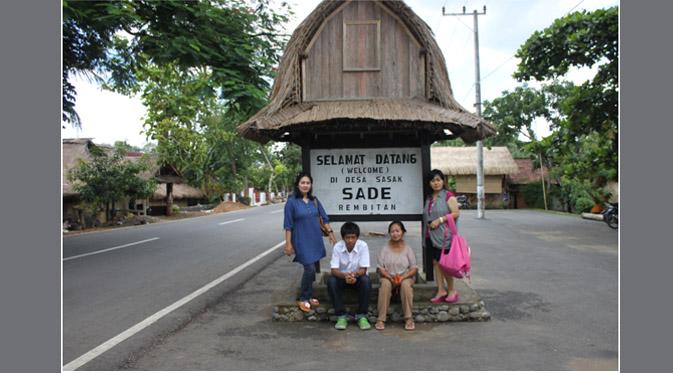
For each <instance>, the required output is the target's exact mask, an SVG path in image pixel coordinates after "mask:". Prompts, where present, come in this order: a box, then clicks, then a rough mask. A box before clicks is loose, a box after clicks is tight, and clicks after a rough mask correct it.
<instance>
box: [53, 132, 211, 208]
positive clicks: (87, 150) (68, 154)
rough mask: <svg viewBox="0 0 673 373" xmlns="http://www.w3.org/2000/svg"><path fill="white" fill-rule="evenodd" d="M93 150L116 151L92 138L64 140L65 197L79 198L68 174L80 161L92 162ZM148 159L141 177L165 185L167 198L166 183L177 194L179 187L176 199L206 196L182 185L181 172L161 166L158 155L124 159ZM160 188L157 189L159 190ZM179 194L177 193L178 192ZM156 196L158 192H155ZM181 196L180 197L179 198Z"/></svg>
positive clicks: (164, 190)
mask: <svg viewBox="0 0 673 373" xmlns="http://www.w3.org/2000/svg"><path fill="white" fill-rule="evenodd" d="M93 148H99V149H100V150H102V151H104V152H107V153H111V152H112V151H113V150H114V149H113V148H111V147H109V146H106V145H97V144H94V142H93V141H92V139H90V138H82V139H63V140H62V152H63V166H62V167H63V175H62V180H61V181H62V191H63V196H64V197H71V196H78V195H79V193H77V192H75V190H74V189H73V186H72V184H71V183H70V181H69V180H68V173H69V172H70V170H71V169H73V168H74V167H75V166H77V162H78V160H80V159H81V160H83V161H85V162H86V161H90V160H91V159H92V155H91V152H92V150H93ZM143 156H144V157H146V158H147V160H148V162H149V165H150V167H149V169H148V170H146V171H144V172H142V173H140V175H139V176H140V177H141V178H143V179H150V178H154V179H155V180H156V181H157V182H158V183H160V184H159V186H162V185H163V194H164V197H165V193H166V183H173V184H174V186H173V191H174V192H176V190H178V189H176V188H178V185H180V187H179V190H180V192H179V194H177V195H175V196H174V198H177V199H180V198H183V197H180V196H182V195H185V196H187V197H184V198H201V197H203V196H204V194H203V192H201V191H200V190H198V189H196V188H193V187H191V186H189V185H187V184H181V183H183V182H184V179H183V178H182V176H181V175H180V173H179V172H177V171H176V170H175V168H174V167H172V166H170V165H164V166H161V165H160V164H159V157H158V156H157V155H156V154H143V153H138V152H129V153H127V154H126V156H125V157H124V159H125V160H127V161H131V162H138V161H140V160H141V159H142V157H143ZM159 186H158V187H157V188H159ZM176 193H177V192H176ZM155 195H156V192H155ZM178 195H179V196H178Z"/></svg>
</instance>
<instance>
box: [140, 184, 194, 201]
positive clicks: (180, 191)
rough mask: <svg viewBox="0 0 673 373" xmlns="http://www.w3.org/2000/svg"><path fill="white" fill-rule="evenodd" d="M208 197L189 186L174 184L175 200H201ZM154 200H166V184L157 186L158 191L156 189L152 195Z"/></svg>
mask: <svg viewBox="0 0 673 373" xmlns="http://www.w3.org/2000/svg"><path fill="white" fill-rule="evenodd" d="M205 196H206V195H205V193H203V192H202V191H201V189H198V188H194V187H193V186H191V185H188V184H173V199H174V200H175V199H185V198H194V199H200V198H204V197H205ZM152 198H153V199H160V200H163V199H166V183H161V184H157V187H156V189H154V194H153V195H152Z"/></svg>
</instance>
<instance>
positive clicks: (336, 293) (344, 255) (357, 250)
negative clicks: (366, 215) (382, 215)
mask: <svg viewBox="0 0 673 373" xmlns="http://www.w3.org/2000/svg"><path fill="white" fill-rule="evenodd" d="M358 237H360V227H358V225H357V224H355V223H353V222H350V221H349V222H346V223H344V224H343V225H342V226H341V238H342V240H341V241H339V242H337V244H336V245H334V248H333V249H332V260H331V261H330V267H331V269H332V276H330V278H329V280H328V281H327V291H328V293H329V297H330V300H331V301H332V304H333V305H334V314H335V315H336V316H337V322H336V325H334V327H335V328H336V329H339V330H343V329H346V326H347V325H348V320H347V318H346V309H345V307H344V304H343V291H344V288H345V287H349V288H353V289H356V290H357V291H358V311H357V313H356V314H355V319H356V320H357V323H358V326H359V327H360V329H362V330H366V329H370V328H371V325H370V324H369V320H367V311H368V308H369V292H370V291H371V288H372V285H371V282H370V280H369V276H367V268H369V247H368V246H367V243H366V242H364V241H362V240H359V239H358Z"/></svg>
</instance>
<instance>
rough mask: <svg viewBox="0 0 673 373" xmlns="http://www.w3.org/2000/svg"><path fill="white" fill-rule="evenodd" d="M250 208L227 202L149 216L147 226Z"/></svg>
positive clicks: (98, 229)
mask: <svg viewBox="0 0 673 373" xmlns="http://www.w3.org/2000/svg"><path fill="white" fill-rule="evenodd" d="M248 208H250V206H247V205H244V204H242V203H240V202H231V201H225V202H222V203H220V204H219V205H217V206H215V208H213V209H212V210H202V211H180V212H178V213H174V214H173V215H171V216H147V217H146V221H147V223H146V224H156V223H161V222H162V221H172V220H178V219H188V218H194V217H198V216H204V215H211V214H219V213H223V212H230V211H237V210H243V209H248ZM134 225H139V223H138V222H137V221H134V220H129V221H127V222H125V223H124V224H119V225H111V226H101V227H95V228H86V229H80V230H72V231H63V236H72V235H78V234H81V233H86V232H97V231H106V230H110V229H116V228H122V227H130V226H134Z"/></svg>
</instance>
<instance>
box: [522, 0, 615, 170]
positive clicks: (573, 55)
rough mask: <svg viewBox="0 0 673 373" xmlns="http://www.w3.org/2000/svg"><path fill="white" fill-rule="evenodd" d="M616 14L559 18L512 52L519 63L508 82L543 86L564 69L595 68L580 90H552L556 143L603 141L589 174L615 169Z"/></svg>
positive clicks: (598, 12) (571, 87)
mask: <svg viewBox="0 0 673 373" xmlns="http://www.w3.org/2000/svg"><path fill="white" fill-rule="evenodd" d="M618 31H619V9H618V7H611V8H608V9H598V10H595V11H593V12H587V11H581V12H575V13H571V14H569V15H567V16H565V17H562V18H559V19H557V20H555V21H554V23H553V24H552V25H551V26H550V27H548V28H546V29H544V30H543V31H542V32H539V31H537V32H535V33H534V34H533V35H532V36H531V37H530V38H529V39H528V40H527V41H526V42H525V43H524V44H523V45H522V46H521V48H519V50H518V51H517V54H516V57H518V58H520V59H521V62H520V63H519V66H518V70H517V72H516V73H515V74H514V76H515V77H516V78H517V79H519V80H520V81H528V80H531V79H536V80H538V81H548V80H554V79H558V78H561V77H563V76H565V75H566V74H567V73H568V71H569V69H570V67H594V66H596V67H597V73H596V74H595V76H594V77H593V78H592V79H590V80H588V81H587V82H585V83H583V84H582V85H580V86H575V85H572V84H570V85H568V84H566V85H563V84H555V85H553V87H552V88H549V90H550V92H553V90H554V89H560V90H562V91H563V94H559V92H558V91H557V92H556V94H555V96H556V97H558V101H557V102H556V104H555V106H556V109H557V110H558V113H559V120H557V121H555V122H554V123H553V125H554V126H556V127H557V128H559V129H560V131H559V132H558V133H557V135H558V136H561V138H560V140H562V141H564V142H566V143H575V144H579V143H581V142H582V141H583V140H588V139H589V138H591V137H587V136H592V135H593V134H598V135H599V136H601V137H602V138H605V139H607V140H609V150H610V151H608V152H604V153H601V154H599V155H598V158H597V159H595V160H594V165H595V167H594V170H599V169H601V168H608V169H614V170H616V169H617V162H618V160H617V153H618V139H617V136H618V110H619V109H618V95H619V93H618V89H619V83H618V81H619V79H618V73H619V60H618V52H619V50H618Z"/></svg>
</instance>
